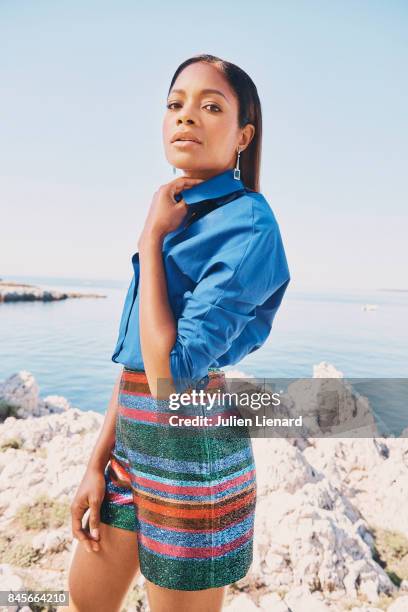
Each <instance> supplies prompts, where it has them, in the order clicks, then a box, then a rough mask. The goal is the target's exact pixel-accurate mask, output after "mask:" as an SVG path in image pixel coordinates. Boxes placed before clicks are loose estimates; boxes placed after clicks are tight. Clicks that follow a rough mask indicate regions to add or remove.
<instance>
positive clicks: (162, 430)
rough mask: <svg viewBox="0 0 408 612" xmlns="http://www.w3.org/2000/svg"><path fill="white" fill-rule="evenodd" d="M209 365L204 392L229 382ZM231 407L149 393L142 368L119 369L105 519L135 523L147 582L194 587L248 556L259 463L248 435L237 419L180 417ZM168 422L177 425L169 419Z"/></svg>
mask: <svg viewBox="0 0 408 612" xmlns="http://www.w3.org/2000/svg"><path fill="white" fill-rule="evenodd" d="M224 385H225V374H224V372H223V371H222V370H220V369H217V368H212V369H210V370H209V372H208V379H207V381H206V386H205V387H204V391H205V392H206V393H208V394H211V393H215V392H216V391H217V392H218V391H221V392H222V390H223V389H224V390H225V386H224ZM209 414H210V418H212V419H214V421H213V423H215V420H216V419H218V415H223V416H225V415H231V414H235V415H237V416H240V415H239V413H238V411H237V409H236V408H235V407H234V406H232V407H231V404H229V405H227V406H226V405H225V402H223V401H215V403H214V405H211V409H210V410H209V409H208V404H207V405H206V404H205V402H202V403H199V404H198V405H197V403H193V402H191V403H187V405H183V406H180V407H179V408H178V409H177V410H175V409H174V407H173V408H170V403H169V400H158V399H155V398H153V397H152V396H151V394H150V390H149V385H148V381H147V377H146V374H145V372H144V371H140V370H130V369H128V368H126V367H125V368H124V369H123V372H122V377H121V380H120V388H119V396H118V410H117V419H116V441H115V445H114V447H113V449H112V451H111V455H110V460H109V463H108V465H107V467H106V469H105V481H106V489H105V497H104V500H103V502H102V505H101V510H100V517H101V521H102V522H104V523H107V524H109V525H113V526H115V527H119V528H122V529H129V530H132V531H136V532H137V542H138V553H139V561H140V570H141V573H142V574H143V575H144V576H145V578H147V579H148V580H150V581H151V582H153V583H155V584H157V585H159V586H163V587H167V588H169V589H179V590H200V589H206V588H211V587H219V586H224V585H228V584H231V583H233V582H235V581H237V580H239V579H240V578H243V577H244V576H245V575H246V573H247V572H248V570H249V567H250V565H251V562H252V555H253V531H254V518H255V505H256V471H255V463H254V456H253V452H252V444H251V439H250V438H249V437H248V436H243V435H242V431H241V432H240V433H239V434H238V433H237V431H236V430H235V429H234V427H225V426H224V427H214V426H212V425H208V424H207V425H201V426H200V425H197V426H193V427H191V426H189V427H186V426H182V427H179V426H177V425H175V424H174V422H180V423H182V422H185V419H186V418H189V417H197V416H200V415H201V416H202V417H207V419H208V415H209ZM171 422H173V425H170V423H171Z"/></svg>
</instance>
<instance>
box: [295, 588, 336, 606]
mask: <svg viewBox="0 0 408 612" xmlns="http://www.w3.org/2000/svg"><path fill="white" fill-rule="evenodd" d="M285 603H286V604H287V605H288V606H289V608H290V610H291V612H331V610H330V607H329V606H328V605H326V603H325V602H324V601H322V599H321V594H312V593H310V592H309V591H308V590H307V589H306V588H304V587H298V588H294V589H292V590H291V591H290V592H289V593H287V595H286V596H285Z"/></svg>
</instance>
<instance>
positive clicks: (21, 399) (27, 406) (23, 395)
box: [0, 370, 39, 418]
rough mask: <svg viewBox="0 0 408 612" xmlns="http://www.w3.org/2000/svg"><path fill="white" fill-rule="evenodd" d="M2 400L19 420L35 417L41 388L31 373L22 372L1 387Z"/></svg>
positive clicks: (8, 379)
mask: <svg viewBox="0 0 408 612" xmlns="http://www.w3.org/2000/svg"><path fill="white" fill-rule="evenodd" d="M0 400H1V401H2V402H4V403H6V404H8V405H9V406H12V407H13V409H14V412H15V415H16V416H17V417H19V418H26V417H27V416H35V414H36V410H37V406H38V400H39V388H38V384H37V382H36V381H35V378H34V376H33V375H32V374H31V372H27V371H26V370H21V371H20V372H18V373H17V374H13V375H12V376H10V377H9V378H7V380H6V381H5V382H3V383H2V385H1V387H0Z"/></svg>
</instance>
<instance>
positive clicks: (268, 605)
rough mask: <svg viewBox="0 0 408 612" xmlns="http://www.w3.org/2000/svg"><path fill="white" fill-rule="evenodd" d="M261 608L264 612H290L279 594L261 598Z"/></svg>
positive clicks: (270, 594)
mask: <svg viewBox="0 0 408 612" xmlns="http://www.w3.org/2000/svg"><path fill="white" fill-rule="evenodd" d="M259 607H260V609H261V610H262V612H290V610H289V608H288V606H287V605H286V603H285V602H284V600H283V599H281V598H280V597H279V595H278V594H277V593H269V594H268V595H264V596H263V597H261V598H260V600H259Z"/></svg>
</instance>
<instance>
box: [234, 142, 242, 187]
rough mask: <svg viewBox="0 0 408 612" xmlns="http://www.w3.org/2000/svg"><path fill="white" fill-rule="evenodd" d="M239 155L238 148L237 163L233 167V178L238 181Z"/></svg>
mask: <svg viewBox="0 0 408 612" xmlns="http://www.w3.org/2000/svg"><path fill="white" fill-rule="evenodd" d="M240 155H241V150H240V149H239V148H238V157H237V165H236V166H235V168H234V179H236V180H237V181H239V180H240V179H241V170H240V169H239V156H240Z"/></svg>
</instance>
